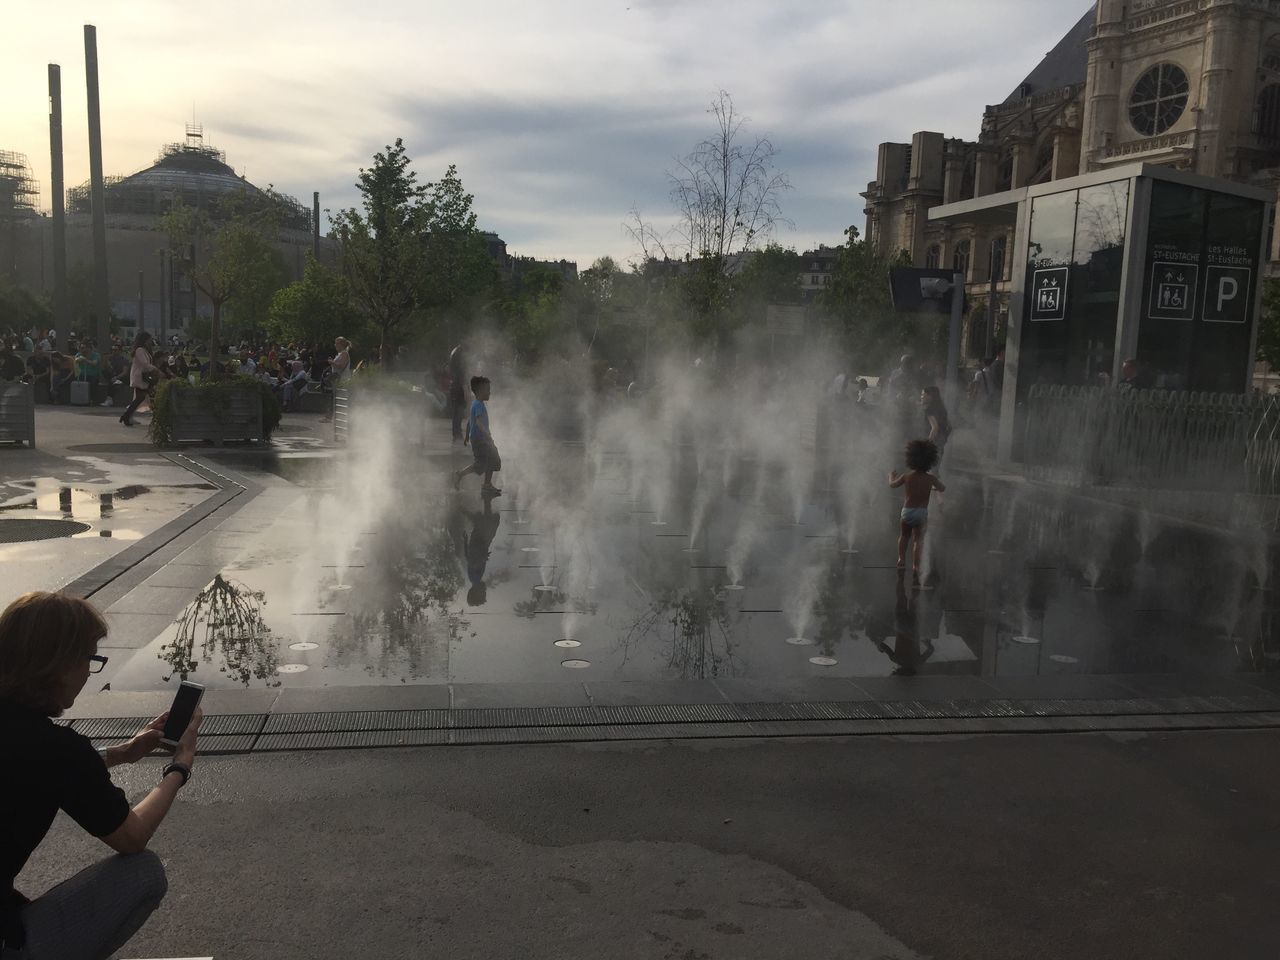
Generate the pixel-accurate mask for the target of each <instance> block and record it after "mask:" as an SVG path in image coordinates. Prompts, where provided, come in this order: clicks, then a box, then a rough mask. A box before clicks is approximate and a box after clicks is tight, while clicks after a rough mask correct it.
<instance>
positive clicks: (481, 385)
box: [453, 377, 502, 497]
mask: <svg viewBox="0 0 1280 960" xmlns="http://www.w3.org/2000/svg"><path fill="white" fill-rule="evenodd" d="M471 392H472V393H473V394H475V399H474V400H472V401H471V416H470V417H468V418H467V433H466V436H465V437H463V438H462V442H463V443H464V444H470V445H471V455H472V456H473V457H475V462H474V463H472V464H471V466H469V467H467V468H466V469H465V470H459V471H458V472H457V473H455V474H454V475H453V487H454V489H455V490H456V489H457V488H458V485H459V484H461V483H462V478H463V477H465V476H466V475H467V474H469V473H474V474H479V475H481V476H483V477H484V484H483V486H481V488H480V492H481V493H482V494H486V495H488V496H493V497H496V496H499V495H500V494H501V493H502V491H501V490H499V489H498V488H497V487H495V486H494V485H493V475H494V474H495V473H496V472H497V471H499V470H501V469H502V458H501V457H500V456H498V447H497V445H495V444H494V442H493V434H492V433H490V432H489V408H488V407H486V406H485V401H486V400H488V399H489V392H490V385H489V378H488V377H472V378H471Z"/></svg>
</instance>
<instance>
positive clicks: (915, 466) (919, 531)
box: [889, 440, 947, 584]
mask: <svg viewBox="0 0 1280 960" xmlns="http://www.w3.org/2000/svg"><path fill="white" fill-rule="evenodd" d="M906 460H907V467H908V468H909V469H910V471H911V472H910V473H904V474H900V473H898V471H897V470H891V471H889V486H890V487H904V488H905V490H904V493H905V494H906V496H905V499H904V501H903V504H902V526H901V532H900V533H899V534H898V569H899V570H905V569H906V566H907V544H908V543H910V542H911V538H912V536H913V535H914V537H915V544H914V547H913V548H912V563H911V565H912V570H913V572H914V574H915V577H914V580H915V582H916V583H917V584H918V583H919V582H920V557H921V554H922V553H923V552H924V531H925V527H926V525H927V524H928V522H929V497H930V495H931V494H932V493H933V491H935V490H937V491H938V492H939V493H942V492H943V491H945V490H946V489H947V488H946V487H945V486H943V484H942V481H941V480H939V479H938V478H937V477H935V476H934V475H933V474H931V473H930V472H929V471H930V470H932V469H933V468H934V466H935V465H936V464H937V462H938V448H937V446H935V445H934V443H933V442H932V441H931V440H912V441H911V442H909V443H908V444H907V450H906Z"/></svg>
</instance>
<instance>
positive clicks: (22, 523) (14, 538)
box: [0, 517, 90, 543]
mask: <svg viewBox="0 0 1280 960" xmlns="http://www.w3.org/2000/svg"><path fill="white" fill-rule="evenodd" d="M88 529H90V527H89V525H88V524H87V523H81V522H80V521H78V520H42V519H40V518H38V517H22V518H17V519H12V520H0V543H31V542H32V541H34V540H56V539H58V538H59V537H74V536H75V535H76V534H77V533H84V532H85V531H86V530H88Z"/></svg>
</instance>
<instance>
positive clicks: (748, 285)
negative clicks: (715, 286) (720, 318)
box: [734, 243, 801, 322]
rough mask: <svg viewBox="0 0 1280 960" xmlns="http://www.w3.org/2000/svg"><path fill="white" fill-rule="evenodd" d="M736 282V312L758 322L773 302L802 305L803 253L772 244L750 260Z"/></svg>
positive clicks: (753, 255)
mask: <svg viewBox="0 0 1280 960" xmlns="http://www.w3.org/2000/svg"><path fill="white" fill-rule="evenodd" d="M734 281H735V282H734V299H735V300H736V301H737V311H736V312H737V313H738V315H739V316H741V317H743V318H744V319H749V320H754V321H757V322H759V321H761V320H763V319H764V317H765V313H766V311H767V309H768V306H769V304H771V303H786V304H796V303H799V302H800V298H801V294H800V254H798V253H796V252H795V250H793V249H790V248H784V247H783V246H782V245H781V244H778V243H769V244H768V245H767V246H765V248H764V249H763V250H757V251H756V252H755V253H753V254H752V255H751V256H750V257H749V258H748V259H747V261H746V263H745V264H744V265H743V268H742V271H741V272H740V273H739V274H738V275H737V276H736V277H735V278H734Z"/></svg>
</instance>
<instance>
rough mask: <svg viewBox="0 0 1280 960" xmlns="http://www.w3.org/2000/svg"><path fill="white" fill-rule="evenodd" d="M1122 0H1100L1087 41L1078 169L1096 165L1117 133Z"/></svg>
mask: <svg viewBox="0 0 1280 960" xmlns="http://www.w3.org/2000/svg"><path fill="white" fill-rule="evenodd" d="M1124 35H1125V26H1124V2H1123V0H1101V2H1099V4H1098V19H1097V23H1096V24H1095V26H1094V31H1093V37H1092V38H1091V39H1090V40H1089V42H1088V48H1089V67H1088V73H1087V80H1086V86H1085V105H1084V125H1083V133H1082V136H1081V142H1080V164H1079V170H1080V172H1081V173H1088V172H1090V171H1091V170H1095V169H1097V166H1098V161H1099V160H1100V159H1101V155H1102V151H1103V150H1104V149H1105V148H1106V147H1108V146H1109V145H1110V144H1111V142H1112V141H1113V139H1114V138H1115V135H1116V130H1117V128H1118V124H1119V108H1120V53H1121V44H1122V42H1123V40H1124Z"/></svg>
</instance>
